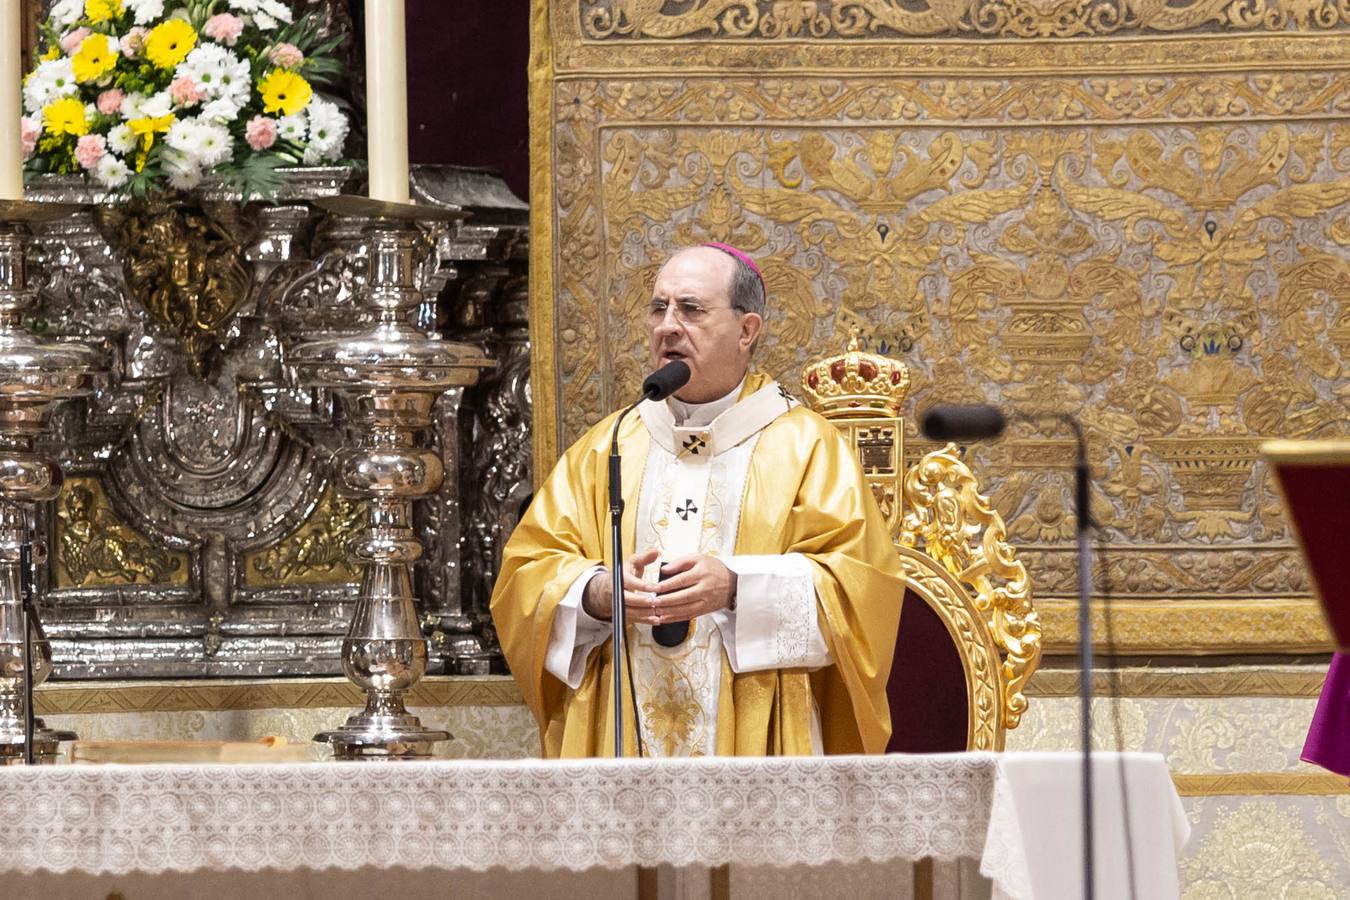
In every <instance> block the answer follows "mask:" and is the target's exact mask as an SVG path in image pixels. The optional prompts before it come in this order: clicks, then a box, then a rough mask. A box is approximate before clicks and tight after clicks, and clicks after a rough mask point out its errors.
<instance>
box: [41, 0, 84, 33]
mask: <svg viewBox="0 0 1350 900" xmlns="http://www.w3.org/2000/svg"><path fill="white" fill-rule="evenodd" d="M47 15H48V16H50V17H51V20H52V24H53V25H55V26H56V27H57V28H58V29H61V30H65V29H67V28H69V27H70V26H72V25H74V24H75V22H76V20H77V19H79V18H80V16H82V15H84V0H58V2H56V3H54V4H52V11H51V12H50V13H48V14H47Z"/></svg>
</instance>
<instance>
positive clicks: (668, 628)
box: [652, 363, 689, 647]
mask: <svg viewBox="0 0 1350 900" xmlns="http://www.w3.org/2000/svg"><path fill="white" fill-rule="evenodd" d="M681 365H683V363H682V364H681ZM669 577H670V576H669V575H667V574H666V570H665V567H664V566H662V567H661V575H660V577H659V578H657V579H656V580H657V581H665V580H666V579H667V578H669ZM687 637H689V620H688V619H685V620H684V621H683V622H662V623H661V624H660V625H653V626H652V640H654V641H656V642H657V643H658V644H660V645H661V646H662V647H678V646H680V645H681V644H683V643H684V639H685V638H687Z"/></svg>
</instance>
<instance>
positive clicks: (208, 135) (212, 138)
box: [197, 122, 234, 169]
mask: <svg viewBox="0 0 1350 900" xmlns="http://www.w3.org/2000/svg"><path fill="white" fill-rule="evenodd" d="M197 128H198V132H197V148H198V151H197V155H198V158H199V159H200V160H201V164H202V166H204V167H205V168H208V169H209V168H211V167H212V166H218V165H220V164H221V163H223V162H228V161H229V160H230V159H231V158H232V157H233V156H234V142H233V141H231V140H230V132H229V130H228V129H226V128H225V126H224V125H216V124H213V123H210V122H202V123H200V124H199V125H198V126H197Z"/></svg>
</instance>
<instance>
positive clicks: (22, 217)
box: [0, 200, 102, 765]
mask: <svg viewBox="0 0 1350 900" xmlns="http://www.w3.org/2000/svg"><path fill="white" fill-rule="evenodd" d="M74 209H75V208H73V207H70V206H66V205H58V204H43V203H30V202H27V201H24V200H0V764H5V765H12V764H17V763H25V762H27V763H34V762H54V761H55V758H56V751H57V745H58V744H59V743H60V742H61V741H71V740H74V739H75V733H74V732H72V731H61V730H56V729H51V728H48V727H47V726H46V725H45V724H44V723H43V721H42V720H41V719H39V718H37V717H35V716H33V714H32V705H33V688H34V687H36V686H37V685H39V684H41V683H42V682H43V681H44V680H46V678H47V676H48V675H50V674H51V670H52V651H51V645H49V644H48V643H47V638H46V636H45V635H43V633H42V625H41V623H39V621H38V617H37V613H36V610H35V608H34V604H33V589H32V573H33V566H34V564H40V563H41V562H42V561H44V560H45V559H46V546H45V543H44V542H43V541H41V540H40V539H34V537H33V535H32V522H33V505H34V504H35V503H40V502H44V501H48V500H52V499H54V498H55V497H56V495H57V494H58V493H60V490H61V467H60V466H59V465H58V464H57V463H56V461H55V460H54V459H52V458H51V457H49V456H46V455H44V454H41V453H38V452H37V451H36V450H35V449H34V442H35V441H36V440H37V438H38V437H40V436H41V435H42V433H43V432H44V431H45V430H46V428H47V424H48V420H49V417H50V414H51V410H52V407H53V406H54V405H55V404H56V403H57V402H58V401H61V400H66V399H69V398H71V397H79V396H82V395H85V394H89V393H91V392H92V391H93V377H94V374H95V372H97V371H99V370H100V369H101V368H102V366H101V364H100V356H99V354H98V353H97V351H95V350H93V349H92V348H90V347H87V346H85V345H83V344H78V343H74V342H64V343H62V342H54V341H42V340H39V339H38V338H36V337H35V336H34V335H33V334H32V333H31V332H30V331H29V330H28V328H27V327H26V325H25V323H24V315H25V314H26V313H27V311H28V310H29V308H30V307H32V305H33V301H34V294H33V291H32V289H31V288H30V287H29V286H28V272H27V252H28V245H29V243H30V241H31V240H32V238H31V237H30V235H29V233H28V230H27V226H28V225H30V224H32V223H34V222H43V221H51V220H54V219H58V218H61V217H64V216H68V215H70V214H71V213H72V212H73V211H74Z"/></svg>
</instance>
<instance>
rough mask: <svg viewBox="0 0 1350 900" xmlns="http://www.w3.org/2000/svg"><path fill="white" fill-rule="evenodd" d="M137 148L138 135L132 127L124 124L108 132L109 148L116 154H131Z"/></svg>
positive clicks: (115, 126)
mask: <svg viewBox="0 0 1350 900" xmlns="http://www.w3.org/2000/svg"><path fill="white" fill-rule="evenodd" d="M135 146H136V135H134V134H132V132H131V126H129V125H127V124H125V123H123V124H121V125H114V126H113V127H112V128H110V129H109V130H108V148H109V149H110V150H112V152H114V153H130V152H131V151H132V149H133V148H135Z"/></svg>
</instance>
